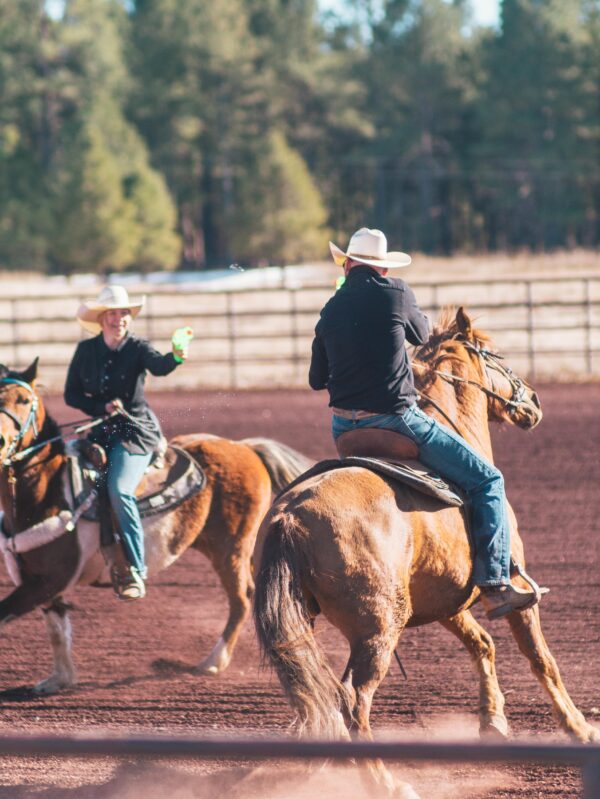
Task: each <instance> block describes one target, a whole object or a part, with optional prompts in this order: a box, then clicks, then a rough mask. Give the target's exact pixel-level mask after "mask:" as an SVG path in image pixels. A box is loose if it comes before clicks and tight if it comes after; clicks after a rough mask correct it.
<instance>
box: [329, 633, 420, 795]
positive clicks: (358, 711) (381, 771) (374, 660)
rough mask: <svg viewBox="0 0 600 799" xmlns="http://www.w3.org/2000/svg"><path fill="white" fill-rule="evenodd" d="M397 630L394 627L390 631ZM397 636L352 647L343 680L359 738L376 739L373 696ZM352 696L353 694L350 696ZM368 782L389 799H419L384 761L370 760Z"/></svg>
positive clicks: (384, 635) (381, 636) (375, 638)
mask: <svg viewBox="0 0 600 799" xmlns="http://www.w3.org/2000/svg"><path fill="white" fill-rule="evenodd" d="M388 629H393V628H388ZM396 640H397V639H396V636H395V635H393V634H391V633H390V632H385V633H381V634H377V635H374V636H373V637H371V638H369V639H367V640H361V641H360V642H356V643H355V644H354V645H353V646H352V650H351V653H350V660H349V661H348V666H347V667H346V672H345V673H344V677H343V678H342V680H344V679H345V680H346V682H349V681H351V683H352V689H353V695H354V698H355V703H354V708H353V713H352V725H351V732H352V733H353V734H354V735H356V736H357V737H361V738H367V739H368V740H372V738H373V734H372V732H371V724H370V715H371V705H372V703H373V696H374V694H375V691H376V690H377V688H379V685H380V683H381V681H382V680H383V678H384V677H385V675H386V673H387V670H388V668H389V665H390V660H391V657H392V653H393V651H394V646H395V644H396ZM350 695H351V696H352V692H351V694H350ZM366 766H367V769H368V781H369V782H370V783H371V785H370V787H372V783H373V782H374V783H375V786H376V787H377V789H378V791H381V790H382V789H383V790H384V791H385V792H386V793H387V795H388V796H393V797H395V798H396V799H419V797H418V794H416V793H415V791H414V789H413V788H412V787H411V786H410V785H409V784H408V783H407V782H403V781H399V780H397V779H396V778H395V777H393V776H392V774H391V773H390V771H389V770H388V769H387V767H386V766H385V765H384V764H383V762H382V761H381V760H372V761H367V762H366Z"/></svg>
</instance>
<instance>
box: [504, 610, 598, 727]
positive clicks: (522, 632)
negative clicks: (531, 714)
mask: <svg viewBox="0 0 600 799" xmlns="http://www.w3.org/2000/svg"><path fill="white" fill-rule="evenodd" d="M506 618H507V619H508V623H509V624H510V628H511V631H512V634H513V636H514V638H515V640H516V642H517V644H518V646H519V649H520V650H521V652H522V653H523V654H524V655H525V657H526V658H527V659H528V660H529V665H530V666H531V670H532V672H533V674H534V675H535V677H537V679H538V680H539V682H540V683H541V685H542V687H543V688H544V689H545V690H546V691H547V692H548V694H549V696H550V699H551V701H552V705H553V707H554V712H555V714H556V716H557V718H558V722H559V724H560V726H561V727H562V729H563V730H564V731H565V732H567V733H568V734H569V735H571V736H573V737H574V738H577V739H578V740H579V741H583V742H584V743H590V742H592V741H600V731H599V730H597V729H596V728H595V727H593V726H592V725H591V724H589V723H588V722H587V721H586V720H585V718H584V716H583V714H582V713H581V711H580V710H578V709H577V707H576V706H575V704H574V703H573V700H572V699H571V697H570V696H569V694H568V693H567V689H566V688H565V686H564V685H563V681H562V679H561V676H560V672H559V670H558V666H557V665H556V661H555V660H554V658H553V656H552V654H551V652H550V649H549V648H548V644H547V643H546V641H545V639H544V635H543V633H542V627H541V624H540V615H539V610H538V607H537V606H536V607H533V608H531V610H526V611H523V612H521V613H517V612H513V613H509V614H508V615H507V617H506Z"/></svg>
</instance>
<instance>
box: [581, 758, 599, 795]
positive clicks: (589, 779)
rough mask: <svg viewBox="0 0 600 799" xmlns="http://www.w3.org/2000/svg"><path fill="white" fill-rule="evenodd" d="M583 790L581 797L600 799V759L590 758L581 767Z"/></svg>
mask: <svg viewBox="0 0 600 799" xmlns="http://www.w3.org/2000/svg"><path fill="white" fill-rule="evenodd" d="M581 776H582V779H583V790H582V793H581V799H600V760H599V759H598V758H597V757H594V758H590V759H589V760H588V762H587V763H586V764H585V765H584V766H583V767H582V769H581Z"/></svg>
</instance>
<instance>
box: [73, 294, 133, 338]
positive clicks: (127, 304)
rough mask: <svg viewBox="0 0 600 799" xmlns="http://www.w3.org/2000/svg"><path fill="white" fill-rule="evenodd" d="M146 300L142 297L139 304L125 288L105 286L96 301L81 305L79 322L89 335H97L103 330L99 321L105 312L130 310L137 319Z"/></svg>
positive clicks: (78, 312)
mask: <svg viewBox="0 0 600 799" xmlns="http://www.w3.org/2000/svg"><path fill="white" fill-rule="evenodd" d="M145 300H146V298H145V297H142V298H141V299H140V300H139V301H138V302H133V301H132V300H130V299H129V294H128V293H127V289H126V288H123V286H105V287H104V288H103V289H102V291H101V292H100V294H98V296H97V297H96V299H95V300H86V301H85V302H82V303H81V305H80V306H79V309H78V311H77V321H78V322H79V324H80V325H81V326H82V327H83V328H85V329H86V330H87V331H88V332H89V333H96V334H97V333H99V332H100V331H101V330H102V327H101V325H100V322H99V319H100V316H101V315H102V314H103V313H104V312H105V311H112V310H116V309H118V308H129V310H130V311H131V315H132V317H133V318H134V319H135V317H136V316H137V315H138V314H139V312H140V311H141V310H142V307H143V305H144V302H145Z"/></svg>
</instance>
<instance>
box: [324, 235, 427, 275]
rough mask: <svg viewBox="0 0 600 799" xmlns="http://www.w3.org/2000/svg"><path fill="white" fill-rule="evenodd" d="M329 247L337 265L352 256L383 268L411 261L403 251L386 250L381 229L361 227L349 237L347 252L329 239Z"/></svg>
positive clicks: (385, 241) (384, 238)
mask: <svg viewBox="0 0 600 799" xmlns="http://www.w3.org/2000/svg"><path fill="white" fill-rule="evenodd" d="M329 249H330V250H331V255H332V256H333V260H334V261H335V263H336V264H337V265H338V266H343V265H344V261H345V260H346V258H352V260H353V261H358V262H359V263H361V264H367V265H368V266H380V267H382V268H384V269H398V268H399V267H401V266H408V265H409V263H410V262H411V260H412V259H411V257H410V255H407V254H406V253H405V252H388V251H387V239H386V237H385V235H384V234H383V233H382V232H381V230H375V229H370V228H368V227H361V229H360V230H357V231H356V233H355V234H354V235H353V236H352V238H351V239H350V243H349V244H348V252H344V251H343V250H340V248H339V247H336V245H335V244H334V243H333V242H332V241H330V242H329Z"/></svg>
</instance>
